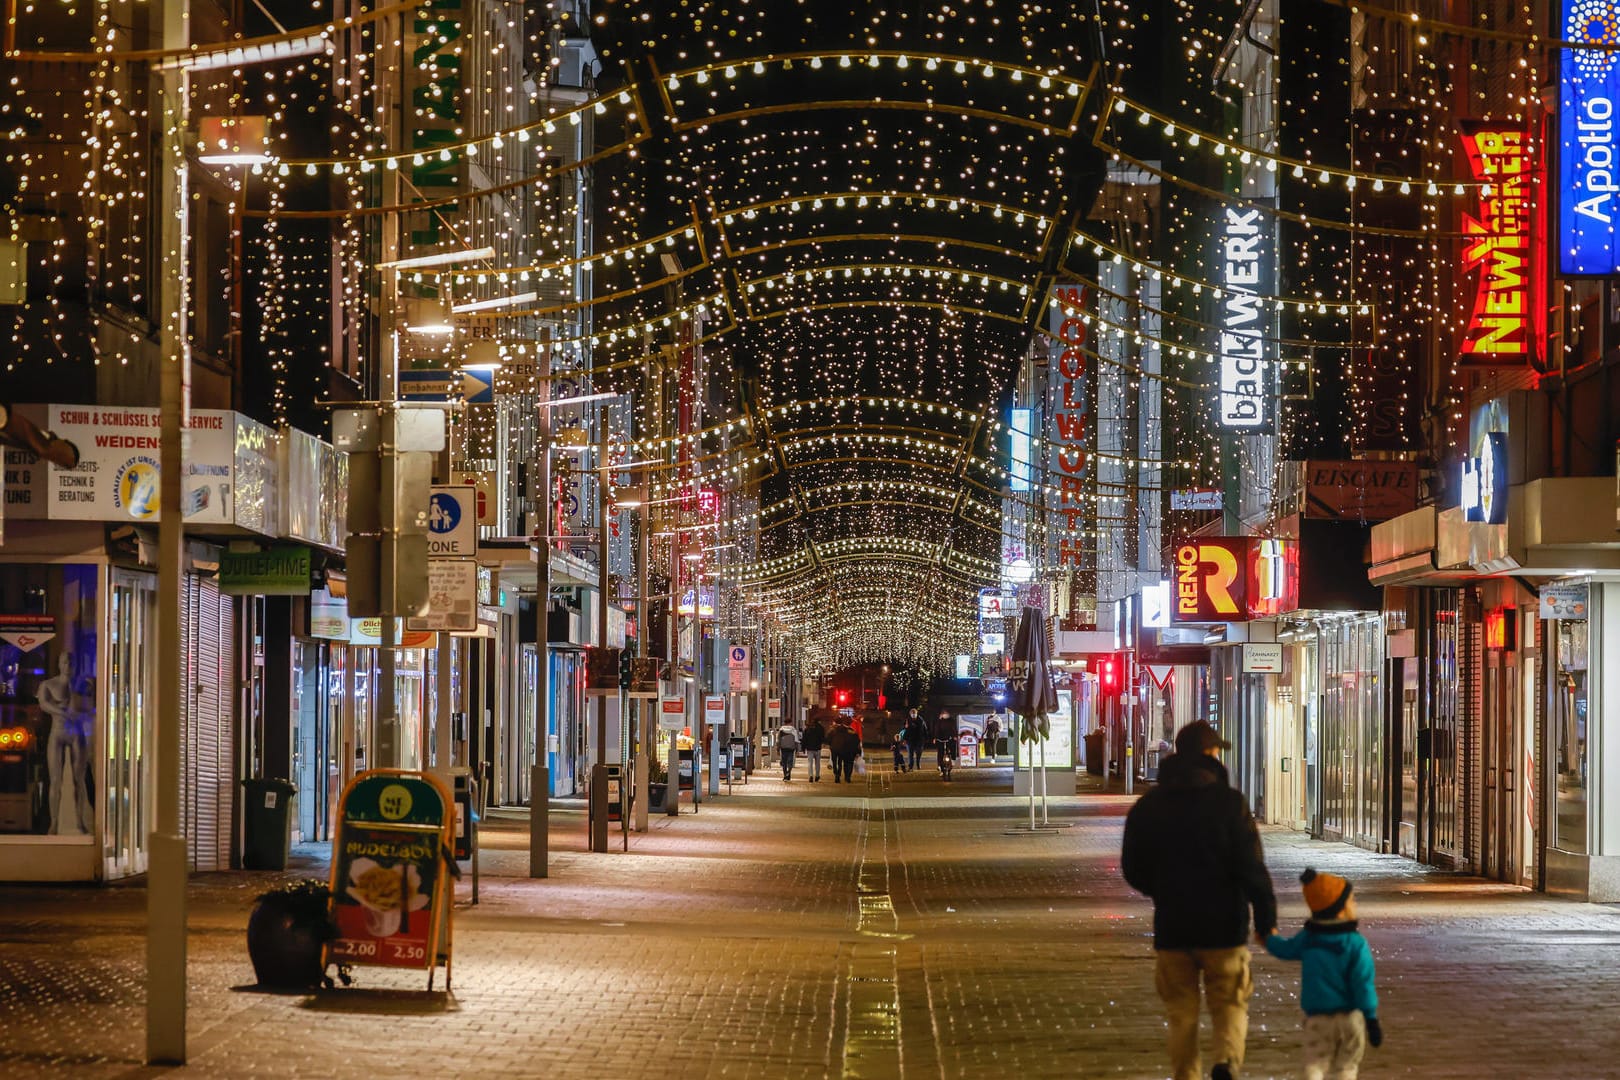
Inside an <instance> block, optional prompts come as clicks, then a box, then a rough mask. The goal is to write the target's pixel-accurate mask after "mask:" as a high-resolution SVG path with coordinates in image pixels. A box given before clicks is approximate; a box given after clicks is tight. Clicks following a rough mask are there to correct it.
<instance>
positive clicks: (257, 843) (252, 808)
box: [242, 776, 298, 870]
mask: <svg viewBox="0 0 1620 1080" xmlns="http://www.w3.org/2000/svg"><path fill="white" fill-rule="evenodd" d="M242 788H243V800H244V801H243V804H242V833H243V835H242V868H243V869H244V870H285V869H287V855H288V853H289V852H290V851H291V850H292V797H293V796H294V795H296V794H298V789H297V788H295V787H293V786H292V785H291V784H290V783H288V782H287V781H285V780H281V779H278V778H275V777H265V776H255V777H252V778H251V779H248V780H244V781H242Z"/></svg>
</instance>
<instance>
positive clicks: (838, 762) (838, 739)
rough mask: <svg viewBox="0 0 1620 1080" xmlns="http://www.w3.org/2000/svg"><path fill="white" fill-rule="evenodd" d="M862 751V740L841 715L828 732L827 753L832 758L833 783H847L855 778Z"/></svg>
mask: <svg viewBox="0 0 1620 1080" xmlns="http://www.w3.org/2000/svg"><path fill="white" fill-rule="evenodd" d="M860 752H861V740H860V739H859V738H857V737H856V735H855V732H854V730H853V729H852V728H851V727H850V726H849V725H848V724H847V723H845V722H844V720H843V718H842V717H840V718H839V720H838V723H836V724H834V725H833V729H832V730H831V731H829V732H828V733H827V755H828V756H829V757H831V758H832V770H833V783H835V784H838V783H847V782H849V781H851V780H854V779H855V759H856V757H858V756H859V755H860Z"/></svg>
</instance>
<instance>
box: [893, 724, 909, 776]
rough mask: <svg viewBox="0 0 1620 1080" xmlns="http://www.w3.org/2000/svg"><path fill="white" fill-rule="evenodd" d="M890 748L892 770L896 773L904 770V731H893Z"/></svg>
mask: <svg viewBox="0 0 1620 1080" xmlns="http://www.w3.org/2000/svg"><path fill="white" fill-rule="evenodd" d="M890 748H891V749H893V750H894V771H895V772H897V773H903V772H905V771H906V733H905V731H904V730H903V729H902V730H900V731H897V732H895V736H894V742H893V743H891V744H890Z"/></svg>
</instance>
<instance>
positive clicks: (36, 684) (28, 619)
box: [0, 563, 102, 843]
mask: <svg viewBox="0 0 1620 1080" xmlns="http://www.w3.org/2000/svg"><path fill="white" fill-rule="evenodd" d="M101 573H102V570H101V567H99V566H94V565H81V564H62V565H44V564H41V565H26V564H15V563H12V564H0V834H6V833H10V834H25V835H31V836H56V837H63V838H65V839H68V840H78V841H79V842H82V843H93V842H94V841H93V839H92V835H93V833H94V830H95V803H96V796H95V767H94V758H93V749H94V747H95V745H96V743H95V740H96V676H97V671H96V663H97V659H98V657H97V633H96V620H97V618H98V612H97V609H96V597H97V585H98V582H99V580H100V575H101Z"/></svg>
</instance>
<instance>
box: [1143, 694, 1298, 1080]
mask: <svg viewBox="0 0 1620 1080" xmlns="http://www.w3.org/2000/svg"><path fill="white" fill-rule="evenodd" d="M1228 745H1229V744H1228V743H1226V742H1224V741H1223V740H1222V739H1221V737H1220V735H1219V734H1217V733H1216V731H1215V729H1214V728H1213V727H1211V726H1210V725H1209V724H1207V723H1205V722H1203V721H1201V720H1200V721H1198V722H1196V723H1192V724H1188V725H1187V726H1186V727H1184V728H1182V729H1181V731H1180V732H1178V733H1177V735H1176V752H1175V754H1173V755H1171V756H1170V757H1169V758H1166V759H1165V760H1164V762H1163V763H1161V765H1160V766H1159V783H1158V784H1157V785H1156V786H1155V787H1154V788H1152V789H1151V790H1150V791H1149V792H1148V793H1147V794H1146V795H1143V796H1142V797H1141V798H1140V799H1138V800H1137V802H1136V805H1135V806H1133V807H1131V811H1130V813H1129V814H1128V815H1127V816H1126V818H1125V843H1124V848H1123V850H1122V851H1121V857H1120V867H1121V869H1122V870H1123V871H1124V874H1125V880H1126V881H1127V882H1129V883H1130V885H1131V887H1132V888H1133V889H1135V890H1137V891H1138V892H1141V893H1146V894H1147V895H1148V896H1149V897H1151V898H1152V900H1153V948H1154V950H1155V958H1156V970H1155V972H1154V984H1155V985H1156V987H1157V988H1158V991H1159V997H1160V998H1162V999H1163V1000H1164V1005H1165V1011H1166V1013H1168V1015H1169V1020H1170V1063H1171V1068H1172V1069H1173V1071H1174V1075H1175V1080H1200V1078H1201V1077H1202V1076H1203V1072H1202V1063H1201V1061H1200V1059H1199V1053H1198V1009H1199V983H1200V980H1202V983H1203V996H1204V997H1205V998H1207V999H1208V1003H1209V1013H1210V1019H1211V1021H1212V1022H1213V1027H1214V1035H1215V1061H1216V1063H1217V1064H1216V1065H1215V1067H1214V1069H1213V1070H1212V1071H1211V1073H1210V1077H1211V1080H1232V1078H1233V1077H1235V1076H1236V1075H1237V1074H1238V1070H1239V1069H1241V1068H1242V1067H1243V1051H1244V1044H1245V1042H1246V1041H1247V1039H1248V1032H1249V996H1250V994H1252V993H1253V991H1254V986H1253V983H1252V981H1251V979H1250V975H1249V950H1248V947H1247V945H1246V943H1245V939H1247V937H1248V934H1249V909H1250V907H1251V906H1252V907H1253V908H1254V926H1255V931H1256V932H1255V937H1256V939H1257V940H1258V941H1260V942H1261V943H1264V942H1265V940H1266V939H1267V937H1269V936H1270V934H1271V932H1272V931H1273V930H1275V929H1276V928H1277V898H1276V897H1275V896H1274V895H1273V894H1272V890H1271V875H1270V874H1269V873H1267V872H1266V862H1265V853H1264V852H1263V851H1262V850H1261V847H1260V832H1259V830H1258V829H1256V828H1255V824H1254V816H1253V815H1252V814H1250V813H1249V808H1248V805H1247V804H1246V803H1245V802H1244V800H1243V796H1242V794H1241V793H1239V792H1237V791H1235V790H1234V789H1233V788H1232V787H1231V785H1230V784H1229V783H1228V782H1227V777H1226V767H1225V766H1224V765H1222V764H1221V763H1220V761H1219V760H1217V759H1216V756H1215V755H1216V754H1217V753H1218V752H1219V751H1220V750H1221V749H1222V748H1224V747H1227V746H1228Z"/></svg>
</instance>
